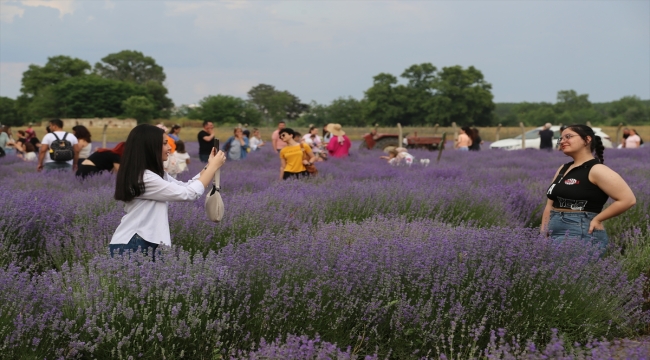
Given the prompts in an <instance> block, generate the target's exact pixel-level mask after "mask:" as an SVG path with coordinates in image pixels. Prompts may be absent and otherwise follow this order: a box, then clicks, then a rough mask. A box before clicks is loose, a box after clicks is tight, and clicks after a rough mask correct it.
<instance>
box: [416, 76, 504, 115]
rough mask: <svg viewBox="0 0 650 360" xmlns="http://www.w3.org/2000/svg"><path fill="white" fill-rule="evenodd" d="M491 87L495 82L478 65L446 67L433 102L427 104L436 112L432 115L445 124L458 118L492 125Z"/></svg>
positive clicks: (438, 81) (492, 103)
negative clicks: (486, 79) (489, 80)
mask: <svg viewBox="0 0 650 360" xmlns="http://www.w3.org/2000/svg"><path fill="white" fill-rule="evenodd" d="M491 90H492V85H491V84H490V83H488V82H486V81H485V79H484V78H483V74H482V73H481V71H479V70H478V69H476V68H475V67H473V66H470V67H469V68H467V69H463V68H462V67H461V66H451V67H445V68H443V69H442V71H441V72H439V73H438V77H437V79H436V81H435V96H434V97H433V100H432V106H431V107H427V108H431V109H432V110H433V112H434V116H432V117H431V118H430V119H431V120H433V121H435V122H436V123H439V124H440V125H443V126H447V125H450V124H451V123H452V122H454V121H455V122H456V123H457V124H459V125H475V126H488V125H491V124H492V120H493V113H494V107H495V106H494V102H493V96H492V92H491Z"/></svg>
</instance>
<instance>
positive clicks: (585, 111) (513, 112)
mask: <svg viewBox="0 0 650 360" xmlns="http://www.w3.org/2000/svg"><path fill="white" fill-rule="evenodd" d="M165 78H166V76H165V72H164V70H163V68H162V66H160V65H158V64H157V63H156V61H155V60H154V59H153V58H151V57H149V56H145V55H144V54H142V53H141V52H138V51H132V50H124V51H121V52H119V53H114V54H109V55H107V56H106V57H104V58H102V59H101V61H100V62H98V63H96V64H95V65H94V66H91V65H90V63H88V62H87V61H85V60H81V59H76V58H71V57H68V56H54V57H50V58H48V61H47V63H46V64H45V65H44V66H38V65H30V66H29V68H28V69H27V71H25V72H24V73H23V78H22V87H21V95H20V96H18V98H17V99H15V100H14V99H10V98H7V97H0V122H2V123H4V124H8V125H14V126H15V125H21V124H24V123H28V122H32V121H40V120H43V119H48V118H55V117H60V118H92V117H118V118H120V117H121V118H126V117H131V118H136V119H137V120H138V122H147V121H150V120H152V119H161V118H163V119H170V118H172V119H173V118H188V119H198V120H209V121H213V122H215V123H217V124H237V123H241V124H244V123H247V124H250V125H257V124H275V123H277V122H278V121H281V120H282V121H287V122H289V123H292V124H295V125H299V126H304V125H307V124H314V125H318V126H322V125H325V124H327V123H340V124H342V125H344V126H370V125H374V124H378V125H380V126H395V125H396V124H397V123H401V124H402V125H404V126H433V125H435V124H438V125H440V126H449V125H451V124H452V122H455V123H456V124H459V125H470V126H496V125H497V124H501V125H503V126H517V125H519V123H520V122H522V123H524V124H525V125H526V126H537V125H541V124H544V123H547V122H550V123H553V124H558V123H563V124H568V123H586V122H587V121H590V122H591V123H592V124H594V125H618V124H619V123H623V124H628V125H640V124H647V123H650V101H648V100H641V99H639V98H638V97H635V96H626V97H623V98H621V99H620V100H617V101H613V102H609V103H591V102H590V101H589V95H588V94H578V93H577V92H576V91H575V90H562V91H559V92H558V94H557V101H556V103H555V104H552V103H546V102H539V103H530V102H522V103H494V101H493V95H492V85H491V84H490V83H489V82H487V81H486V80H485V78H484V76H483V74H482V73H481V71H480V70H478V69H476V68H475V67H473V66H470V67H467V68H463V67H461V66H450V67H443V68H442V69H438V68H437V67H435V66H434V65H432V64H431V63H422V64H414V65H412V66H410V67H409V68H407V69H405V70H404V72H402V74H400V76H399V78H398V77H396V76H395V75H392V74H388V73H380V74H378V75H376V76H374V77H373V83H372V86H371V87H370V88H368V89H367V90H366V91H365V92H364V96H363V97H362V98H361V99H355V98H353V97H347V98H345V97H340V98H338V99H335V100H334V101H332V102H331V103H329V104H319V103H317V102H315V101H312V102H311V103H309V104H307V103H304V102H302V101H301V100H300V98H299V97H298V96H296V95H294V94H292V93H291V92H289V91H288V90H279V89H276V88H275V87H274V86H272V85H268V84H259V85H256V86H254V87H252V88H251V89H250V91H248V93H247V98H246V99H242V98H239V97H235V96H230V95H223V94H219V95H210V96H206V97H205V98H203V99H201V100H200V101H199V103H198V105H197V106H188V105H182V106H179V107H174V104H173V102H172V100H171V99H170V98H169V97H168V96H167V93H168V91H167V88H166V87H165V86H164V84H163V83H164V81H165Z"/></svg>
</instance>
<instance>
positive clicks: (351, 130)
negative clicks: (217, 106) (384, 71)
mask: <svg viewBox="0 0 650 360" xmlns="http://www.w3.org/2000/svg"><path fill="white" fill-rule="evenodd" d="M164 123H169V124H168V125H171V124H172V123H173V121H164ZM188 125H190V126H185V127H183V128H182V129H181V139H184V140H185V141H196V134H198V133H199V131H201V127H200V121H189V122H188ZM289 127H291V124H289ZM595 127H600V128H601V129H602V131H603V132H604V133H606V134H607V135H609V136H610V137H611V138H612V142H613V143H614V142H616V130H617V127H615V126H595ZM634 128H635V129H636V130H637V131H638V133H639V135H640V136H641V138H643V139H650V125H644V126H636V127H634ZM24 129H26V127H16V128H13V132H14V137H15V132H16V131H18V130H24ZM215 129H216V131H217V137H218V138H219V139H222V140H225V139H227V138H228V137H230V136H232V132H233V129H234V127H233V126H216V127H215ZM250 129H252V126H251V127H250ZM259 129H260V132H261V134H262V138H263V139H264V140H266V141H270V140H271V134H272V133H273V131H275V129H276V127H269V126H264V127H259ZM293 129H294V130H297V131H299V132H300V133H302V134H306V133H307V131H308V129H307V128H304V127H296V128H293ZM370 129H371V128H370V127H345V128H344V131H345V132H346V134H347V135H348V137H350V139H351V140H360V139H361V138H362V137H363V135H364V134H366V133H368V131H370ZM478 129H479V132H480V134H481V137H482V138H483V140H485V141H495V140H496V133H497V128H496V127H479V128H478ZM532 129H533V128H532V127H527V128H526V131H528V130H532ZM35 130H36V133H37V135H38V136H39V137H43V134H44V133H45V130H44V129H43V128H42V127H37V128H36V129H35ZM68 130H69V129H68ZM88 130H90V133H91V134H92V135H93V141H94V142H95V143H96V144H99V143H101V141H102V130H103V128H101V127H90V128H88ZM434 130H435V129H434V128H433V127H404V134H406V133H408V134H411V135H414V134H415V133H417V134H418V135H419V136H433V135H437V136H440V135H442V133H443V132H446V133H447V139H448V140H451V139H452V137H453V133H454V131H453V128H451V127H439V128H438V129H437V130H436V131H434ZM130 131H131V129H127V128H109V129H107V131H106V141H109V142H116V141H125V140H126V138H127V136H128V135H129V132H130ZM378 132H380V133H384V134H389V133H393V134H397V128H386V127H380V128H378ZM519 134H521V128H519V127H502V128H501V129H500V131H499V138H500V139H507V138H511V137H515V136H517V135H519ZM96 146H99V145H96Z"/></svg>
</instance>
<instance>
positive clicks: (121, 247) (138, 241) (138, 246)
mask: <svg viewBox="0 0 650 360" xmlns="http://www.w3.org/2000/svg"><path fill="white" fill-rule="evenodd" d="M157 247H158V245H157V244H154V243H150V242H148V241H146V240H145V239H143V238H142V237H140V235H138V234H135V235H133V237H132V238H131V240H129V242H128V243H126V244H110V245H108V249H109V250H110V252H111V257H113V256H114V255H115V254H114V253H115V252H117V253H118V254H119V255H122V254H123V253H124V252H125V251H126V252H127V253H131V252H136V251H138V250H140V251H142V253H143V254H144V255H147V254H148V252H149V249H151V258H152V260H153V261H156V248H157Z"/></svg>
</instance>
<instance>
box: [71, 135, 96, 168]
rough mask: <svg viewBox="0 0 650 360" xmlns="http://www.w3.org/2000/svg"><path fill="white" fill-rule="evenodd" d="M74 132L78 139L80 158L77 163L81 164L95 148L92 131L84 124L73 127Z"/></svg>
mask: <svg viewBox="0 0 650 360" xmlns="http://www.w3.org/2000/svg"><path fill="white" fill-rule="evenodd" d="M72 133H73V134H74V136H75V137H76V138H77V141H78V143H77V148H78V151H79V160H78V161H77V165H81V163H82V162H83V161H84V160H86V159H87V158H88V157H89V156H90V153H91V151H92V149H93V143H92V140H91V135H90V131H88V129H87V128H86V127H85V126H83V125H76V126H73V127H72Z"/></svg>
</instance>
